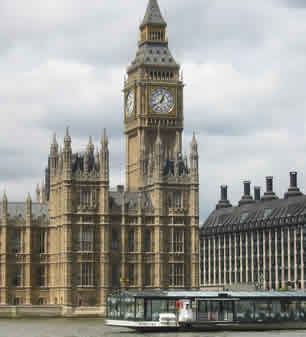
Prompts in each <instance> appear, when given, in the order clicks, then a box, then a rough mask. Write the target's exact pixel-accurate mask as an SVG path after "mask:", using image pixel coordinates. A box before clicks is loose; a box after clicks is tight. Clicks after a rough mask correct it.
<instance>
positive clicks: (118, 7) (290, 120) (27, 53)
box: [0, 0, 306, 220]
mask: <svg viewBox="0 0 306 337" xmlns="http://www.w3.org/2000/svg"><path fill="white" fill-rule="evenodd" d="M159 3H160V7H161V8H162V11H163V13H164V16H165V18H166V19H167V21H168V29H169V44H170V49H171V51H172V53H173V55H174V57H175V58H176V60H177V61H178V62H180V64H181V65H182V68H183V70H184V80H185V82H186V88H185V138H184V146H185V149H186V150H187V151H189V141H190V139H191V134H192V132H193V130H195V131H196V133H197V134H198V141H199V150H200V168H201V176H200V178H201V200H200V205H201V218H202V220H203V219H204V218H205V216H206V215H207V214H208V213H209V212H210V211H211V210H212V208H213V207H214V206H215V203H216V202H217V201H218V199H219V185H220V184H228V185H229V197H230V200H231V202H232V203H234V204H235V203H237V201H238V200H239V199H240V197H241V194H242V189H243V187H242V181H243V180H245V179H250V180H251V181H252V183H253V185H254V184H255V185H261V186H263V189H264V178H265V176H267V175H273V176H274V177H275V191H276V192H277V194H278V195H280V196H281V195H283V193H284V192H285V190H286V189H287V187H288V182H289V179H288V172H289V171H290V170H292V169H295V170H297V171H298V172H299V184H300V187H301V188H302V190H304V191H305V190H306V177H305V174H304V172H305V168H306V159H305V153H306V136H305V119H306V117H305V108H306V98H305V97H306V96H305V86H306V58H305V54H306V39H305V35H306V9H305V4H304V1H302V0H300V1H298V0H294V1H293V0H270V1H266V0H257V1H252V0H233V1H228V0H201V1H199V0H188V1H182V0H159ZM146 5H147V1H146V0H143V1H139V0H130V1H126V0H116V1H112V2H111V1H106V0H89V1H83V0H44V1H41V0H27V1H24V0H1V1H0V72H1V77H0V109H1V114H0V157H1V161H0V189H2V190H3V189H6V190H7V194H8V197H9V200H11V201H12V200H24V198H25V195H26V193H27V192H28V191H30V192H31V193H32V195H33V194H34V190H35V184H36V183H37V182H39V181H40V180H41V177H42V176H43V170H44V167H45V165H46V163H47V154H48V151H49V144H50V140H51V136H52V133H53V132H56V133H57V134H58V135H59V137H60V139H61V140H62V138H63V135H64V130H65V127H66V125H70V127H71V135H72V140H73V147H74V149H75V150H79V149H82V148H84V147H85V145H86V144H87V140H88V136H89V135H92V136H93V137H94V141H95V143H97V142H98V139H99V136H100V134H101V132H102V129H103V128H104V127H106V128H107V129H108V133H109V134H110V148H111V172H112V179H111V184H112V185H116V184H118V183H123V181H124V176H123V172H124V171H123V168H124V139H123V127H122V126H123V121H122V117H123V99H122V92H121V89H122V84H123V77H124V74H125V69H126V67H127V65H128V64H129V63H130V62H131V61H132V59H133V57H134V56H135V52H136V44H137V40H138V32H139V31H138V26H139V23H140V21H141V19H142V17H143V15H144V12H145V8H146Z"/></svg>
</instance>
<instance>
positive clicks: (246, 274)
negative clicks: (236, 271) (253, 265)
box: [245, 232, 249, 283]
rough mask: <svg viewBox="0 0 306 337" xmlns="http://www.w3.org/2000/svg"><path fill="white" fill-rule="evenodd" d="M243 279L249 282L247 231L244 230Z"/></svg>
mask: <svg viewBox="0 0 306 337" xmlns="http://www.w3.org/2000/svg"><path fill="white" fill-rule="evenodd" d="M245 281H246V283H249V232H245Z"/></svg>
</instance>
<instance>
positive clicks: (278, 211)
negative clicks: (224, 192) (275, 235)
mask: <svg viewBox="0 0 306 337" xmlns="http://www.w3.org/2000/svg"><path fill="white" fill-rule="evenodd" d="M297 216H298V219H297V218H296V219H295V221H300V220H301V217H302V218H303V219H304V217H305V218H306V196H305V195H302V196H298V197H290V198H288V199H277V200H270V201H258V202H255V203H252V204H247V205H243V206H236V207H229V208H221V209H218V210H214V211H213V212H212V213H211V214H210V216H209V217H208V218H207V220H206V221H205V222H204V224H203V227H202V228H201V233H202V234H205V233H210V232H212V233H213V232H215V231H219V230H220V231H233V230H235V229H238V230H243V229H245V230H248V229H250V226H256V225H257V224H258V223H261V224H270V225H277V224H279V222H281V221H283V220H284V219H285V218H287V219H293V218H294V217H297ZM237 227H238V228H237Z"/></svg>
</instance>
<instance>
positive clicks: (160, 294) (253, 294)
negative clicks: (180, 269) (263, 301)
mask: <svg viewBox="0 0 306 337" xmlns="http://www.w3.org/2000/svg"><path fill="white" fill-rule="evenodd" d="M110 296H115V297H118V296H119V297H134V298H137V297H138V298H139V297H140V298H181V299H184V298H218V297H219V298H222V299H224V298H226V297H231V298H237V299H238V298H293V297H296V298H301V299H302V298H303V299H304V298H306V292H302V291H245V292H244V291H222V292H215V291H188V290H177V291H139V292H133V291H122V292H117V293H114V294H111V295H110Z"/></svg>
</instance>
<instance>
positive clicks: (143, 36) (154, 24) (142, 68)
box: [123, 0, 184, 191]
mask: <svg viewBox="0 0 306 337" xmlns="http://www.w3.org/2000/svg"><path fill="white" fill-rule="evenodd" d="M127 74H128V77H127V79H126V80H125V83H124V89H123V92H124V120H125V135H126V184H127V190H128V191H138V190H139V189H142V188H144V187H145V186H146V185H148V170H150V165H152V166H153V161H154V158H153V157H154V154H155V151H154V150H155V148H154V147H155V143H156V140H157V135H158V134H159V136H160V140H161V142H162V156H163V159H165V160H176V159H177V157H178V156H180V155H181V152H182V149H181V138H182V130H183V119H184V118H183V82H182V80H181V78H180V66H179V64H177V63H176V61H175V59H174V58H173V56H172V54H171V52H170V50H169V47H168V36H167V23H166V22H165V20H164V18H163V16H162V14H161V11H160V8H159V5H158V2H157V0H149V4H148V7H147V10H146V13H145V17H144V19H143V21H142V23H141V25H140V39H139V42H138V50H137V53H136V57H135V59H134V60H133V61H132V63H131V65H130V66H129V67H128V69H127Z"/></svg>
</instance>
